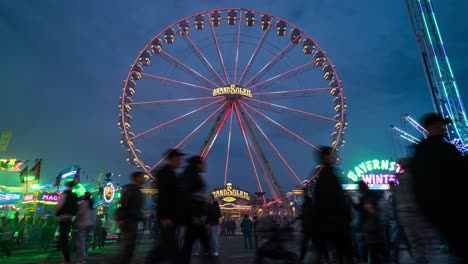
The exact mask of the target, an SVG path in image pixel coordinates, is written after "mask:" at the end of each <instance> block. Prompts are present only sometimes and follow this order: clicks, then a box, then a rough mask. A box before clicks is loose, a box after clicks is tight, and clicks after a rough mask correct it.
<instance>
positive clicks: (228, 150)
mask: <svg viewBox="0 0 468 264" xmlns="http://www.w3.org/2000/svg"><path fill="white" fill-rule="evenodd" d="M233 108H234V104H232V105H231V117H230V118H229V119H230V120H229V136H228V145H227V151H226V167H225V169H224V186H226V184H227V175H228V168H229V155H230V154H231V136H232V116H233V114H234V111H233Z"/></svg>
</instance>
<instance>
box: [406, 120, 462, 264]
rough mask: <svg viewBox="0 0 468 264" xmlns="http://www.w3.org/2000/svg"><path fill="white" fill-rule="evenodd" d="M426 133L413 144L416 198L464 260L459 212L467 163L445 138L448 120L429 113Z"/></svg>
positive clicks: (428, 218) (427, 216) (425, 123)
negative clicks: (423, 137) (418, 141)
mask: <svg viewBox="0 0 468 264" xmlns="http://www.w3.org/2000/svg"><path fill="white" fill-rule="evenodd" d="M422 123H423V127H424V128H425V129H426V130H427V132H428V134H429V136H428V137H427V138H426V139H424V140H422V141H421V142H420V143H418V144H417V146H416V152H415V154H414V156H413V166H412V169H413V171H412V172H413V175H414V177H413V179H414V181H413V184H414V191H415V197H416V200H417V202H418V204H419V206H420V209H421V212H422V213H423V214H424V216H425V217H426V219H427V220H428V221H429V222H430V223H431V224H432V225H433V226H435V227H436V228H437V229H438V231H439V232H440V233H441V234H442V236H443V237H444V238H445V239H446V240H447V242H448V245H449V249H452V250H453V251H454V252H455V254H456V255H457V256H458V257H459V258H460V262H461V263H468V251H467V250H466V249H465V244H466V242H465V241H466V238H467V237H468V225H467V224H466V223H468V217H467V216H466V214H464V213H463V208H464V206H465V205H466V204H467V202H468V201H467V196H466V195H463V194H464V192H465V186H467V177H466V175H468V164H467V162H466V160H464V159H463V157H462V155H461V153H460V152H459V150H458V149H457V148H456V147H455V146H454V145H452V144H450V143H448V142H447V141H448V140H447V138H446V136H447V128H446V126H447V125H448V124H450V123H451V120H449V119H445V118H444V117H442V116H440V115H438V114H436V113H430V114H427V115H425V116H424V117H423V122H422Z"/></svg>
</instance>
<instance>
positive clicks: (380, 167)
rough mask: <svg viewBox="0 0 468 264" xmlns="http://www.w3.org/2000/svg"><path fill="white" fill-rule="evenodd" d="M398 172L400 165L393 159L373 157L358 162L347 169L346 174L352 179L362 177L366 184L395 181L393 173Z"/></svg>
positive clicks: (356, 179) (355, 179)
mask: <svg viewBox="0 0 468 264" xmlns="http://www.w3.org/2000/svg"><path fill="white" fill-rule="evenodd" d="M399 172H400V165H398V164H397V163H396V162H395V161H389V160H380V159H373V160H368V161H364V162H361V163H359V164H358V165H357V166H355V167H354V168H353V169H352V170H350V171H348V173H347V176H348V178H350V179H352V180H353V181H358V180H359V178H362V180H364V181H365V182H366V183H368V184H387V183H388V182H391V181H395V179H396V177H395V174H396V173H399ZM366 180H367V181H370V182H367V181H366ZM374 181H376V182H374ZM377 182H378V183H377Z"/></svg>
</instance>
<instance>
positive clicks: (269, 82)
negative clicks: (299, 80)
mask: <svg viewBox="0 0 468 264" xmlns="http://www.w3.org/2000/svg"><path fill="white" fill-rule="evenodd" d="M314 68H316V66H315V61H310V62H308V63H305V64H302V65H300V66H297V67H295V68H293V69H290V70H288V71H286V72H283V73H280V74H278V75H276V76H273V77H271V78H269V79H266V80H264V81H262V82H259V83H257V84H254V85H252V86H250V87H249V89H254V88H257V90H258V91H260V90H263V89H265V88H267V87H269V86H272V85H274V84H275V83H278V82H281V81H285V80H288V79H290V78H292V77H295V76H297V75H299V74H302V73H304V72H307V71H309V70H311V69H314ZM261 85H263V87H261ZM258 87H261V88H258Z"/></svg>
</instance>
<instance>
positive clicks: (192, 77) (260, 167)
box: [118, 8, 347, 202]
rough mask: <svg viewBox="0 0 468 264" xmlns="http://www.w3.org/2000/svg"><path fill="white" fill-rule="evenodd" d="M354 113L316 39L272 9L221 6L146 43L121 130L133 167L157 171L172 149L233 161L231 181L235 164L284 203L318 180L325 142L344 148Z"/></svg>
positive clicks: (128, 83)
mask: <svg viewBox="0 0 468 264" xmlns="http://www.w3.org/2000/svg"><path fill="white" fill-rule="evenodd" d="M314 69H316V70H315V71H313V70H314ZM317 69H319V70H317ZM277 101H281V103H278V102H277ZM346 107H347V106H346V102H345V97H344V95H343V88H342V84H341V81H340V80H339V78H338V74H337V72H336V71H335V67H334V65H333V64H332V63H331V61H330V59H329V58H328V56H327V55H326V54H325V52H324V50H323V49H322V48H320V47H319V45H318V44H317V42H316V41H315V40H314V39H312V37H310V36H309V35H308V34H307V33H305V32H304V31H303V30H301V29H300V28H298V27H297V26H295V25H293V24H291V23H289V22H288V21H286V20H284V19H282V18H280V17H277V16H274V15H271V14H268V13H265V12H262V11H257V10H250V9H241V8H220V9H213V10H206V11H203V12H199V13H196V14H193V15H190V16H187V17H185V18H182V19H180V20H177V21H176V22H174V23H172V24H170V25H169V26H168V27H166V28H165V29H163V30H162V31H160V32H159V33H158V34H157V35H156V36H154V37H153V38H152V39H151V40H150V41H149V42H148V43H147V44H146V45H145V46H144V47H143V49H142V50H141V52H140V53H139V54H138V56H137V57H136V59H135V60H134V62H133V63H132V65H131V66H130V71H129V72H128V75H127V77H126V79H125V81H124V85H123V91H122V96H121V98H120V100H119V110H120V111H119V112H120V114H119V120H118V126H119V128H120V129H121V130H122V139H121V144H122V146H123V147H125V148H126V149H127V151H128V158H127V161H128V162H129V163H130V164H134V165H136V166H138V167H141V168H142V169H144V170H145V171H146V172H147V173H148V175H152V173H153V172H154V170H155V169H156V168H158V167H159V166H160V165H161V164H162V162H163V160H164V159H165V156H164V157H161V158H157V159H155V157H159V156H160V152H162V151H163V150H164V149H168V148H181V149H184V150H185V151H186V152H188V153H198V154H199V155H201V156H202V157H203V158H204V159H208V160H210V158H212V157H213V154H214V156H215V157H214V158H217V159H219V157H223V159H224V164H223V165H222V166H212V167H210V173H212V174H211V175H223V176H224V179H219V180H220V181H222V180H223V181H224V184H226V183H227V182H228V178H229V177H232V176H231V174H232V170H233V168H235V170H237V171H238V172H236V173H239V174H251V175H253V177H252V178H253V179H252V180H253V182H255V184H256V185H257V188H258V193H264V190H265V191H267V190H268V194H269V195H270V196H271V197H273V198H274V200H276V201H280V200H282V199H284V198H286V197H287V196H289V195H292V192H287V191H285V190H292V189H293V188H295V187H296V186H302V185H303V184H304V182H305V181H307V180H308V179H310V178H311V177H310V173H309V171H308V170H309V169H310V167H311V166H313V161H312V162H311V160H313V159H314V156H313V152H316V151H318V149H319V148H318V147H317V145H316V144H319V143H321V144H323V142H330V141H329V140H330V139H329V136H330V135H331V137H332V140H331V144H330V145H331V146H332V148H333V151H336V150H337V149H338V148H340V147H342V146H343V145H344V143H345V140H344V138H343V130H344V129H345V128H346V127H347V121H346V116H345V109H346ZM236 120H237V124H238V127H239V129H238V130H236V129H235V128H233V123H236V122H235V121H236ZM225 127H226V129H224V128H225ZM223 132H224V133H223ZM236 132H237V133H236ZM236 140H237V141H236ZM220 141H221V142H223V143H224V144H219V142H220ZM216 142H218V144H215V143H216ZM273 142H275V143H273ZM236 143H238V144H236ZM241 144H242V145H245V146H242V145H241ZM244 147H245V150H246V151H245V152H244V153H242V148H244ZM212 152H213V154H212V155H209V154H210V153H212ZM214 158H213V162H214ZM249 163H250V165H249ZM209 164H210V163H209ZM304 164H308V165H307V168H306V170H307V171H304V168H301V166H302V167H304ZM247 167H250V168H247ZM213 171H214V172H213ZM305 175H308V176H307V177H304V176H305ZM223 176H221V177H223ZM288 176H289V177H288ZM313 176H314V175H312V177H313ZM151 177H153V176H151ZM153 179H154V178H153ZM154 180H156V179H154ZM304 180H305V181H304ZM237 181H242V182H244V181H247V179H245V178H239V179H237ZM265 186H266V187H265ZM264 202H266V200H265V199H264Z"/></svg>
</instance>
